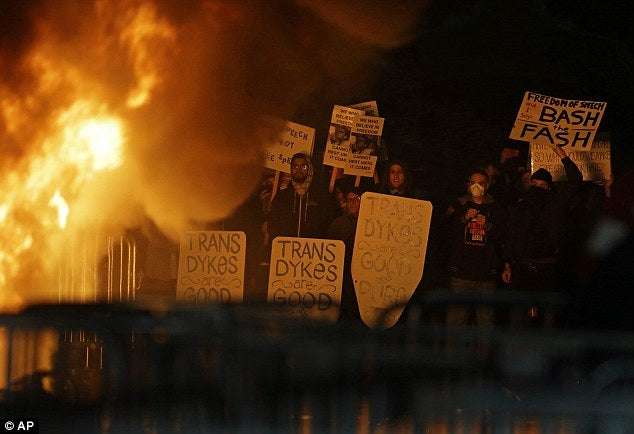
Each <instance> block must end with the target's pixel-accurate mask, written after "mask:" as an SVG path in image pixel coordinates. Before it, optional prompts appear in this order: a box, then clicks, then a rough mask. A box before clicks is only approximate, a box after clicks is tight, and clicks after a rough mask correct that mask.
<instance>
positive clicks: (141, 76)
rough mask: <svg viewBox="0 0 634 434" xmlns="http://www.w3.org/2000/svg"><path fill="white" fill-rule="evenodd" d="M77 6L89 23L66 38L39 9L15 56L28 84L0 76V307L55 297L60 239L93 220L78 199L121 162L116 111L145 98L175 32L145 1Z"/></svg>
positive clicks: (121, 114)
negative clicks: (33, 34)
mask: <svg viewBox="0 0 634 434" xmlns="http://www.w3.org/2000/svg"><path fill="white" fill-rule="evenodd" d="M50 6H51V7H53V8H57V6H56V5H55V4H52V5H50ZM83 11H84V13H87V14H93V15H94V16H93V19H89V18H87V19H86V23H89V22H94V23H96V24H94V25H85V26H84V25H82V28H81V29H78V30H77V31H78V32H79V34H80V35H81V36H80V37H78V38H76V39H71V38H68V37H67V36H63V32H64V31H65V30H64V29H63V28H57V27H55V26H58V25H60V24H61V23H62V21H56V20H58V18H53V17H54V15H50V17H51V18H52V19H50V20H49V19H48V18H46V17H48V16H49V15H47V14H46V13H42V15H41V16H42V17H45V18H44V19H43V20H40V21H39V22H38V25H37V29H38V32H39V35H38V36H39V37H38V38H37V39H36V42H35V43H34V44H33V46H32V48H31V50H30V51H29V52H28V53H25V55H24V57H23V59H22V61H21V64H22V67H23V68H24V69H25V71H26V74H25V76H26V77H31V78H30V80H31V81H30V82H29V86H28V87H23V88H20V86H19V85H18V86H16V87H15V89H14V88H13V87H12V86H11V84H10V83H8V84H7V83H3V82H0V145H3V146H4V145H5V143H13V144H15V146H17V149H19V152H17V153H15V158H14V159H13V160H6V161H4V160H0V163H2V164H3V166H2V169H3V170H2V173H1V174H0V225H1V226H0V311H3V310H7V309H11V310H14V309H16V308H19V307H20V305H21V304H22V303H23V301H28V300H36V299H48V300H51V299H56V298H57V297H54V296H53V294H51V293H50V292H51V286H52V283H53V282H54V281H55V280H57V278H56V277H55V276H56V274H57V273H59V269H60V267H62V265H61V264H62V262H63V260H64V259H68V258H64V256H65V255H67V254H68V253H67V246H68V245H69V240H71V239H73V240H77V236H78V235H77V233H78V231H82V230H84V229H85V228H86V227H91V225H92V224H93V222H92V221H85V220H86V219H87V218H88V219H90V218H91V217H90V216H95V211H94V210H93V209H92V208H91V209H88V208H87V207H89V205H87V203H89V201H86V197H87V196H88V195H90V194H91V193H89V192H92V190H91V186H92V185H95V183H96V182H98V180H99V179H102V181H101V182H102V184H103V182H104V181H103V179H104V178H103V177H101V178H99V177H100V176H101V174H106V173H109V172H113V171H117V170H120V169H121V168H122V166H123V165H124V164H125V162H126V151H127V148H128V146H129V141H130V138H129V136H128V134H127V133H128V131H129V124H128V122H127V121H126V119H125V118H126V117H127V116H128V115H129V114H130V111H131V110H137V109H139V108H141V107H142V106H144V105H146V104H147V103H148V102H149V101H150V99H151V97H152V95H153V92H154V91H155V90H156V88H157V86H159V84H160V83H161V79H160V76H161V75H160V74H159V73H158V70H157V68H158V64H159V63H160V62H161V60H162V59H163V58H164V57H165V52H166V50H167V48H164V47H168V46H169V44H170V42H171V41H173V39H174V37H175V33H174V29H173V28H172V27H171V26H170V25H169V23H168V22H167V21H165V20H163V19H161V18H160V17H159V16H158V14H157V11H156V7H155V6H154V4H153V3H152V2H144V1H125V2H120V3H117V2H115V3H110V2H95V3H94V4H92V5H90V6H87V8H86V9H84V10H83ZM66 12H68V11H66ZM66 19H72V18H70V16H68V17H66ZM64 25H65V24H62V26H64ZM60 31H61V33H60ZM119 60H121V62H120V63H117V62H118V61H119ZM112 65H116V67H114V68H113V67H112ZM106 72H109V74H108V73H106ZM104 73H106V74H104ZM117 86H121V88H118V87H117ZM3 154H4V148H3ZM4 156H5V155H3V157H4ZM101 188H102V190H103V189H104V188H105V189H106V190H108V187H107V186H106V187H103V185H102V187H101ZM93 205H94V204H93ZM82 207H83V208H82ZM87 216H88V217H87ZM91 229H92V230H93V233H92V236H96V232H97V231H98V230H99V228H91ZM70 244H71V245H72V243H70ZM60 260H62V262H59V261H60ZM43 286H44V287H45V288H43ZM37 291H39V292H40V293H39V294H35V293H34V292H37ZM42 291H47V293H42ZM18 294H20V295H18ZM22 294H24V295H22Z"/></svg>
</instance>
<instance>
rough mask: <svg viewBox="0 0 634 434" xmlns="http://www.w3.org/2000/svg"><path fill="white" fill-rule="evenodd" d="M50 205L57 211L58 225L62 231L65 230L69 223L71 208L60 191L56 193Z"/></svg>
mask: <svg viewBox="0 0 634 434" xmlns="http://www.w3.org/2000/svg"><path fill="white" fill-rule="evenodd" d="M48 204H49V205H50V206H52V207H54V208H56V209H57V224H58V225H59V227H60V228H61V229H64V228H65V227H66V222H67V221H68V213H69V212H70V208H69V207H68V204H67V203H66V200H65V199H64V197H63V196H62V195H61V194H60V192H59V190H57V191H55V194H54V195H53V197H52V198H51V200H50V201H49V203H48Z"/></svg>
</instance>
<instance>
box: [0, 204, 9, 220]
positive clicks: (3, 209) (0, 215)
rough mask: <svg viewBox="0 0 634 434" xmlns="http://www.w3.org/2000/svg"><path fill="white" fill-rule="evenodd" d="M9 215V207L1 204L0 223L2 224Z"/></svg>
mask: <svg viewBox="0 0 634 434" xmlns="http://www.w3.org/2000/svg"><path fill="white" fill-rule="evenodd" d="M7 215H9V205H7V204H6V203H3V204H2V205H0V223H2V222H4V221H5V220H6V218H7Z"/></svg>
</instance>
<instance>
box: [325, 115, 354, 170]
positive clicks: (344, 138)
mask: <svg viewBox="0 0 634 434" xmlns="http://www.w3.org/2000/svg"><path fill="white" fill-rule="evenodd" d="M363 114H364V113H363V112H362V111H361V110H356V109H353V108H350V107H344V106H340V105H336V106H334V108H333V109H332V118H331V119H330V128H329V130H328V140H327V142H326V151H325V152H324V164H325V165H327V166H333V167H341V168H344V167H346V163H347V162H348V152H349V151H350V131H351V130H352V127H353V126H354V120H355V118H356V117H357V116H361V115H363Z"/></svg>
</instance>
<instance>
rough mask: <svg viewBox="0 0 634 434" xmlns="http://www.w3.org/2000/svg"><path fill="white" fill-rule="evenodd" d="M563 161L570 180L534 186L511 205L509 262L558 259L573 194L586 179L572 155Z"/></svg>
mask: <svg viewBox="0 0 634 434" xmlns="http://www.w3.org/2000/svg"><path fill="white" fill-rule="evenodd" d="M561 161H562V163H563V165H564V170H565V172H566V177H567V179H568V182H567V183H564V184H562V185H561V186H559V188H558V189H556V190H555V189H551V190H549V191H547V190H543V189H538V188H534V187H533V188H531V189H530V190H529V192H527V193H526V195H525V196H524V197H523V198H522V199H520V200H519V201H518V202H517V204H515V205H514V206H512V207H511V209H510V216H509V222H508V241H507V243H505V245H506V249H505V260H506V261H507V262H510V263H526V262H540V261H547V262H551V263H554V262H556V261H557V260H558V258H559V256H560V252H561V248H562V244H563V239H564V235H565V225H566V221H567V219H568V216H569V211H570V208H571V204H572V198H573V197H574V196H575V194H576V193H577V192H578V190H579V187H580V186H581V184H582V181H583V176H582V175H581V172H580V171H579V169H578V168H577V166H576V165H575V163H574V162H573V161H572V160H571V159H570V158H568V157H566V158H563V159H562V160H561Z"/></svg>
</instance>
